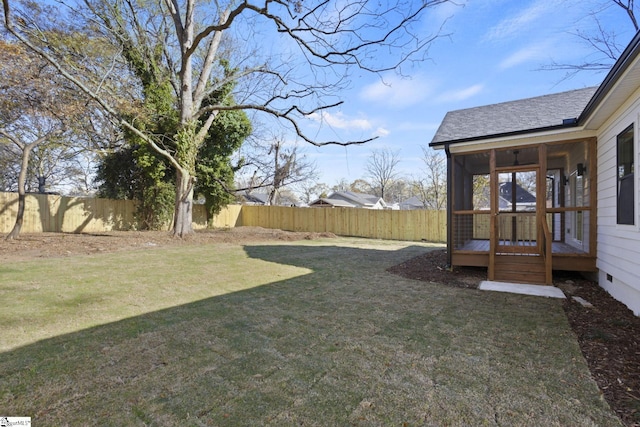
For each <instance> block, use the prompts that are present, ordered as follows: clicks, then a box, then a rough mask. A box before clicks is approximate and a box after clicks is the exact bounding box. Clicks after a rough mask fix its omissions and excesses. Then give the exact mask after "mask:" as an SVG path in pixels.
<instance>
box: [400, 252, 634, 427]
mask: <svg viewBox="0 0 640 427" xmlns="http://www.w3.org/2000/svg"><path fill="white" fill-rule="evenodd" d="M446 265H447V258H446V252H445V251H443V250H438V251H432V252H429V253H427V254H424V255H421V256H419V257H416V258H413V259H411V260H409V261H407V262H404V263H402V264H399V265H396V266H394V267H392V268H390V269H389V271H390V272H392V273H395V274H398V275H400V276H402V277H406V278H410V279H416V280H423V281H427V282H434V283H441V284H444V285H449V286H456V287H462V288H477V286H478V285H479V283H480V281H481V280H486V278H487V270H486V269H485V268H476V267H456V268H454V269H453V270H450V269H448V268H447V267H446ZM553 279H554V285H555V286H557V287H559V288H560V289H562V290H563V291H564V293H565V295H567V300H566V301H565V302H564V304H563V308H564V311H565V313H566V315H567V318H568V320H569V324H570V325H571V328H572V329H573V331H574V333H575V334H576V336H577V337H578V342H579V343H580V348H581V350H582V354H583V355H584V357H585V359H586V360H587V363H588V364H589V369H590V371H591V375H592V376H593V378H594V379H595V381H596V382H597V383H598V386H599V387H600V390H601V391H602V393H603V395H604V397H605V399H606V400H607V402H608V403H609V405H610V406H611V408H612V409H613V410H614V411H615V412H616V413H617V414H618V416H619V417H620V419H621V420H622V422H623V423H624V424H625V425H626V426H629V427H631V426H634V427H637V426H640V346H639V345H638V344H639V342H640V317H637V316H635V315H634V314H633V312H632V311H631V310H629V309H628V308H627V307H626V306H625V305H624V304H622V303H620V302H618V301H616V300H615V299H613V298H612V297H611V296H610V295H609V294H608V293H607V292H606V291H605V290H604V289H602V288H601V287H600V286H598V284H597V283H595V282H593V281H590V280H586V279H584V278H583V277H582V276H580V275H579V274H577V273H576V274H571V273H564V272H563V273H561V274H554V278H553ZM572 297H580V298H582V299H584V300H586V301H587V302H589V303H591V304H592V305H593V307H584V306H582V305H581V304H580V303H578V302H576V301H575V300H574V299H573V298H572Z"/></svg>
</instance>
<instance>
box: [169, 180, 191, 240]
mask: <svg viewBox="0 0 640 427" xmlns="http://www.w3.org/2000/svg"><path fill="white" fill-rule="evenodd" d="M176 175H177V177H176V207H175V213H174V215H173V230H172V232H173V235H174V236H175V237H183V236H186V235H187V234H190V233H193V226H192V222H193V182H194V178H193V177H192V176H191V174H189V172H187V171H185V170H178V171H177V174H176Z"/></svg>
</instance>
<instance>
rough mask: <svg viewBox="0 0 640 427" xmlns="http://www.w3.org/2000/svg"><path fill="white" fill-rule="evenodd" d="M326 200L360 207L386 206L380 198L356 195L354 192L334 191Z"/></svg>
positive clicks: (369, 195)
mask: <svg viewBox="0 0 640 427" xmlns="http://www.w3.org/2000/svg"><path fill="white" fill-rule="evenodd" d="M327 199H334V200H335V199H341V200H346V201H348V202H352V203H355V204H356V205H358V206H362V207H373V206H375V205H376V204H377V203H380V205H381V206H382V207H384V206H386V203H385V202H384V200H382V197H378V196H373V195H371V194H364V193H356V192H354V191H335V192H333V193H331V194H330V195H329V196H328V197H327Z"/></svg>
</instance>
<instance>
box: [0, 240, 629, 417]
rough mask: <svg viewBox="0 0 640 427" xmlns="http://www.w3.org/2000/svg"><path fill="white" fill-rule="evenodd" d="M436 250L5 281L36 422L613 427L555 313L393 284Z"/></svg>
mask: <svg viewBox="0 0 640 427" xmlns="http://www.w3.org/2000/svg"><path fill="white" fill-rule="evenodd" d="M426 250H430V246H429V245H420V244H410V243H406V244H403V243H398V242H378V241H368V240H361V239H327V240H321V241H303V242H286V243H273V244H271V243H263V244H256V245H248V246H237V245H228V244H216V245H207V246H187V247H180V248H156V249H148V250H143V251H131V252H122V253H112V254H103V255H97V256H78V257H68V258H60V259H44V260H39V261H37V262H36V261H33V262H22V263H15V264H10V265H3V266H1V267H0V296H1V298H2V302H3V307H2V310H0V325H2V333H1V334H0V350H1V353H0V415H2V416H5V415H8V416H31V417H32V421H33V422H34V425H42V426H44V425H74V426H75V425H96V424H97V425H140V426H142V425H157V426H173V425H175V426H192V425H193V426H198V425H212V426H225V425H229V426H257V425H273V426H288V425H291V426H292V425H315V426H347V425H362V426H372V425H375V426H378V425H379V426H388V425H392V426H403V425H435V426H443V425H518V426H523V425H530V426H539V425H545V426H552V425H557V426H565V425H576V426H577V425H580V426H590V425H591V426H608V425H620V424H619V423H618V420H617V418H616V417H615V415H614V414H613V413H612V412H611V411H610V410H609V409H608V407H607V405H606V403H605V402H604V401H603V400H602V399H601V397H600V394H599V391H598V389H597V387H596V385H595V383H594V382H593V380H592V379H591V377H590V374H589V371H588V369H587V366H586V363H585V361H584V359H583V358H582V356H581V354H580V351H579V348H578V345H577V342H576V340H575V337H574V335H573V333H572V332H571V330H570V328H569V326H568V323H567V320H566V318H565V315H564V313H563V310H562V307H561V304H560V302H559V301H557V300H552V299H545V298H539V297H527V296H518V295H510V294H502V293H492V292H482V291H476V290H468V289H459V288H451V287H447V286H443V285H439V284H428V283H423V282H417V281H412V280H407V279H403V278H400V277H397V276H394V275H391V274H389V273H387V272H386V271H385V269H386V268H387V267H390V266H392V265H394V264H397V263H399V262H401V261H404V260H406V259H409V258H411V257H413V256H416V255H418V254H420V253H423V252H424V251H426Z"/></svg>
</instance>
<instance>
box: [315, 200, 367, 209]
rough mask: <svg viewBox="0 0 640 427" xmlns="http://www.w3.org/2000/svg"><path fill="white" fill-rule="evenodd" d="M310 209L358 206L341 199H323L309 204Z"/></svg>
mask: <svg viewBox="0 0 640 427" xmlns="http://www.w3.org/2000/svg"><path fill="white" fill-rule="evenodd" d="M309 206H310V207H322V206H326V207H329V206H331V207H337V208H357V207H358V206H357V205H354V204H353V203H349V202H347V201H345V200H340V199H329V198H321V199H318V200H316V201H314V202H312V203H309Z"/></svg>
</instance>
